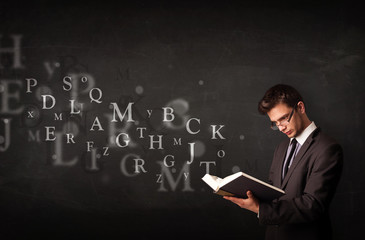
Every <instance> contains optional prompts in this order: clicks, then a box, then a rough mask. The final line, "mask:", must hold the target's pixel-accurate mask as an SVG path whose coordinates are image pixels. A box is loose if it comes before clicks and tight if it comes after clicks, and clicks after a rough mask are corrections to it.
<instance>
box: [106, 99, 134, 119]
mask: <svg viewBox="0 0 365 240" xmlns="http://www.w3.org/2000/svg"><path fill="white" fill-rule="evenodd" d="M110 104H112V105H113V107H114V108H113V120H112V122H116V121H117V120H116V119H115V112H116V113H117V114H118V117H119V121H120V122H122V121H123V119H124V117H125V115H126V114H127V113H128V120H127V122H134V120H133V118H132V105H133V104H134V103H133V102H131V103H129V104H128V107H127V109H126V110H125V111H124V114H123V115H122V113H121V112H120V110H119V107H118V105H117V104H116V103H110Z"/></svg>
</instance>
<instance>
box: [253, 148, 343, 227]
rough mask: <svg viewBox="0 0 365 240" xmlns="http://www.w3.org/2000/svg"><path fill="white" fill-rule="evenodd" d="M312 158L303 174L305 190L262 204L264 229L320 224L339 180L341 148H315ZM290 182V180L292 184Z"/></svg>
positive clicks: (261, 218) (261, 212) (260, 218)
mask: <svg viewBox="0 0 365 240" xmlns="http://www.w3.org/2000/svg"><path fill="white" fill-rule="evenodd" d="M316 147H317V149H320V151H317V154H314V153H312V154H310V156H309V158H310V160H309V161H308V164H307V165H306V166H307V169H305V171H303V170H302V171H300V172H301V173H303V175H302V176H301V177H300V178H302V179H303V180H302V181H305V184H304V188H303V190H301V189H298V190H296V191H297V192H293V191H292V190H291V191H292V192H290V193H289V194H287V195H285V196H283V197H281V198H280V199H278V200H275V201H273V202H269V203H265V202H262V203H260V215H259V221H260V223H261V224H265V225H281V224H294V223H305V222H311V221H315V220H318V219H319V218H320V217H321V216H323V214H324V213H325V212H327V211H328V208H329V204H330V202H331V200H332V198H333V196H334V193H335V190H336V187H337V184H338V181H339V179H340V175H341V171H342V163H343V152H342V148H341V146H340V145H339V144H337V143H331V144H327V145H326V146H324V145H323V144H322V145H319V146H316ZM303 160H304V159H303ZM289 181H290V180H289Z"/></svg>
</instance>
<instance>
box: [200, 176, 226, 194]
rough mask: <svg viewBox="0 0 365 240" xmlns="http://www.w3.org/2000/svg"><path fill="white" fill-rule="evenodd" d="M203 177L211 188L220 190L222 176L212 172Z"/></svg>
mask: <svg viewBox="0 0 365 240" xmlns="http://www.w3.org/2000/svg"><path fill="white" fill-rule="evenodd" d="M202 179H203V181H204V182H206V184H208V185H209V186H210V187H211V188H213V190H214V191H218V189H219V183H220V182H221V181H222V179H221V178H219V177H216V176H213V175H210V174H205V176H204V177H203V178H202Z"/></svg>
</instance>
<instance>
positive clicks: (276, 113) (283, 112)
mask: <svg viewBox="0 0 365 240" xmlns="http://www.w3.org/2000/svg"><path fill="white" fill-rule="evenodd" d="M302 104H303V103H302V102H300V103H299V104H298V107H297V108H296V110H295V111H294V113H293V116H292V117H291V119H290V122H289V124H288V125H286V126H281V125H280V126H278V127H279V130H280V131H281V132H282V133H284V134H285V135H287V136H288V137H289V138H293V137H296V136H298V135H299V134H301V133H302V132H303V130H304V121H303V114H305V112H303V111H302V109H304V105H302ZM292 110H293V107H289V106H288V105H287V104H284V103H279V104H277V105H276V106H275V107H274V108H272V109H271V110H270V111H269V112H268V113H267V115H268V116H269V118H270V120H271V121H272V122H275V123H279V122H282V121H284V122H286V120H287V119H288V118H289V116H290V113H291V112H292ZM283 125H284V124H283Z"/></svg>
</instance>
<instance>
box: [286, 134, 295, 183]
mask: <svg viewBox="0 0 365 240" xmlns="http://www.w3.org/2000/svg"><path fill="white" fill-rule="evenodd" d="M290 145H291V150H290V153H289V156H288V158H287V160H286V162H285V166H284V169H283V179H284V177H285V175H286V174H287V173H288V169H289V165H290V163H291V162H292V158H293V155H294V152H295V149H296V148H297V140H296V139H295V138H294V139H293V140H292V141H291V143H290Z"/></svg>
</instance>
